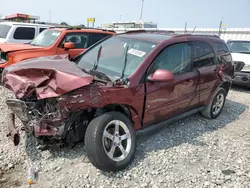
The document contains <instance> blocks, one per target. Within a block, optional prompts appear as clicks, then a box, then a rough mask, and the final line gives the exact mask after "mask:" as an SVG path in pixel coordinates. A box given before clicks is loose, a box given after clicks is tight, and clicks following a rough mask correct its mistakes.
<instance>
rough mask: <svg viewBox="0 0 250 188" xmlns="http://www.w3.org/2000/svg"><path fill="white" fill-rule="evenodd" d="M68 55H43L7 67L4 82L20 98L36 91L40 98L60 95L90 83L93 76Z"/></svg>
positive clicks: (3, 75) (3, 76)
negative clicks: (69, 58)
mask: <svg viewBox="0 0 250 188" xmlns="http://www.w3.org/2000/svg"><path fill="white" fill-rule="evenodd" d="M65 57H66V56H49V57H41V58H35V59H32V60H26V61H22V62H20V63H17V64H14V65H10V66H7V67H6V68H5V69H4V71H3V74H2V83H3V85H4V87H6V88H8V89H10V90H11V91H13V92H14V94H15V95H16V97H17V98H23V97H26V96H29V95H30V94H31V93H32V92H33V91H34V90H35V92H36V95H37V98H38V99H43V98H51V97H58V96H60V95H62V94H64V93H67V92H69V91H72V90H75V89H78V88H80V87H83V86H86V85H89V84H90V83H91V82H92V81H93V76H91V75H89V74H86V73H84V72H83V71H82V70H81V69H79V68H78V67H77V66H76V65H75V64H74V63H73V62H70V61H69V60H68V59H66V58H65Z"/></svg>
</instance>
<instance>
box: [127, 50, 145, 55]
mask: <svg viewBox="0 0 250 188" xmlns="http://www.w3.org/2000/svg"><path fill="white" fill-rule="evenodd" d="M128 53H129V54H132V55H136V56H138V57H143V56H144V55H145V54H146V52H143V51H140V50H136V49H133V48H131V49H130V50H129V51H128Z"/></svg>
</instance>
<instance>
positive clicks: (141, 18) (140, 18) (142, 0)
mask: <svg viewBox="0 0 250 188" xmlns="http://www.w3.org/2000/svg"><path fill="white" fill-rule="evenodd" d="M143 5H144V0H142V5H141V17H140V20H142V13H143Z"/></svg>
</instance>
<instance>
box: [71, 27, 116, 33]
mask: <svg viewBox="0 0 250 188" xmlns="http://www.w3.org/2000/svg"><path fill="white" fill-rule="evenodd" d="M75 29H77V30H81V29H94V30H100V31H106V32H113V33H116V32H115V31H114V30H108V29H101V28H94V27H83V28H81V27H68V29H67V30H75Z"/></svg>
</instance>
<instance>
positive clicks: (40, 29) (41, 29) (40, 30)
mask: <svg viewBox="0 0 250 188" xmlns="http://www.w3.org/2000/svg"><path fill="white" fill-rule="evenodd" d="M45 29H47V28H39V33H41V32H42V31H43V30H45Z"/></svg>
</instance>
